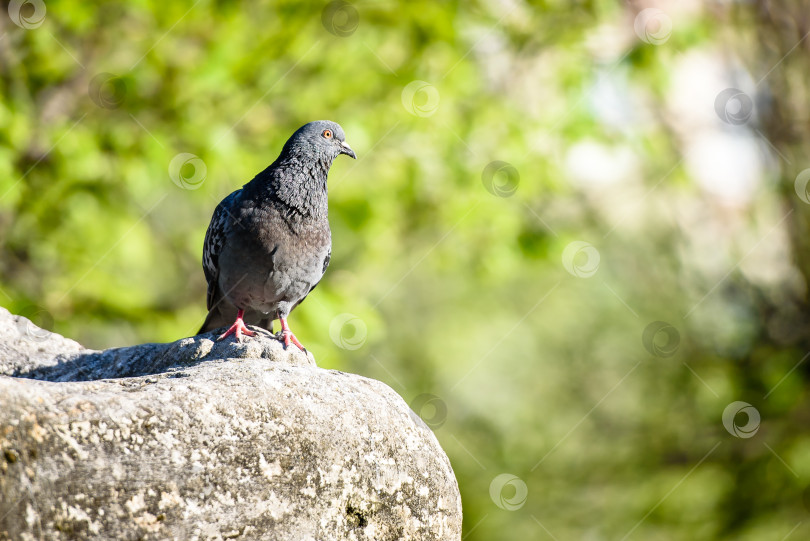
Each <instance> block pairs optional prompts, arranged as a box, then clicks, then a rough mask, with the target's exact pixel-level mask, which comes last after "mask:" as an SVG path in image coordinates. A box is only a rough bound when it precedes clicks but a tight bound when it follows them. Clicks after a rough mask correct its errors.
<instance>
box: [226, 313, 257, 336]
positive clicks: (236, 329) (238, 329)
mask: <svg viewBox="0 0 810 541" xmlns="http://www.w3.org/2000/svg"><path fill="white" fill-rule="evenodd" d="M244 315H245V311H244V310H239V312H237V314H236V321H235V322H234V324H233V325H231V327H230V328H229V329H228V330H227V331H225V332H224V333H222V335H220V337H219V338H217V342H219V341H220V340H224V339H226V338H227V337H229V336H230V335H232V334H233V335H236V341H237V342H240V341H241V338H242V335H243V334H244V335H245V336H255V334H256V333H255V332H253V331H251V330H250V329H248V328H247V326H246V325H245V322H244V320H243V319H242V317H243V316H244Z"/></svg>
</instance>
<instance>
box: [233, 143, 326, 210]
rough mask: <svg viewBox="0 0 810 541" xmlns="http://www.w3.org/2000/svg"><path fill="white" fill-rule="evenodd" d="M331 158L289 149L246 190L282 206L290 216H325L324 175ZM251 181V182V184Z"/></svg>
mask: <svg viewBox="0 0 810 541" xmlns="http://www.w3.org/2000/svg"><path fill="white" fill-rule="evenodd" d="M331 165H332V159H329V158H328V157H324V158H321V157H313V156H306V157H304V156H301V155H298V154H295V153H289V154H285V155H282V156H279V157H278V159H277V160H276V161H275V162H273V164H272V165H271V166H270V167H268V168H267V169H265V170H264V171H263V172H262V173H259V175H257V176H256V178H255V179H254V180H252V181H251V182H250V183H249V184H248V186H249V187H250V189H249V190H248V191H253V192H256V193H257V195H258V194H261V195H262V196H264V197H267V196H269V197H270V200H271V201H273V203H274V204H278V205H280V206H282V207H284V210H285V211H287V213H289V215H290V217H291V218H295V217H302V218H308V219H326V218H327V215H328V192H327V186H326V177H327V174H328V173H329V167H330V166H331ZM251 185H253V186H251Z"/></svg>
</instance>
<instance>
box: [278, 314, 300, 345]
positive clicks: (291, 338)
mask: <svg viewBox="0 0 810 541" xmlns="http://www.w3.org/2000/svg"><path fill="white" fill-rule="evenodd" d="M279 321H280V322H281V339H282V340H283V341H284V349H287V348H288V347H289V346H290V344H291V343H292V344H295V345H296V346H298V349H300V350H301V351H303V352H304V353H306V352H307V348H305V347H304V346H303V345H302V344H301V342H299V341H298V338H296V337H295V335H294V334H293V333H292V331H291V330H290V327H289V325H287V319H286V318H279Z"/></svg>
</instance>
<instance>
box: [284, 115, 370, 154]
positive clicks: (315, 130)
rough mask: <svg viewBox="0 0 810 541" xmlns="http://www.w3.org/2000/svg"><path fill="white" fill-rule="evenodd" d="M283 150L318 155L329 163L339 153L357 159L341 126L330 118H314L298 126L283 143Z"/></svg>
mask: <svg viewBox="0 0 810 541" xmlns="http://www.w3.org/2000/svg"><path fill="white" fill-rule="evenodd" d="M284 152H294V153H301V154H305V155H320V156H321V157H324V158H327V159H328V160H329V162H330V163H331V161H332V160H334V159H335V158H337V157H338V156H340V155H341V154H346V155H347V156H351V157H352V158H354V159H357V156H356V155H355V153H354V151H353V150H352V147H350V146H349V144H348V143H347V142H346V136H345V135H344V134H343V128H341V127H340V125H339V124H337V123H336V122H332V121H331V120H316V121H315V122H310V123H309V124H304V125H303V126H301V127H300V128H298V131H296V132H295V133H294V134H293V135H292V137H290V139H289V140H288V141H287V144H285V145H284Z"/></svg>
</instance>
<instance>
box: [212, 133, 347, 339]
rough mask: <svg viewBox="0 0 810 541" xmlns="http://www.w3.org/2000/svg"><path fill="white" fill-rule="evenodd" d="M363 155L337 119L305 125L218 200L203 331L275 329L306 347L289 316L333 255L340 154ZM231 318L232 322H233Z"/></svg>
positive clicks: (238, 332) (227, 333) (232, 332)
mask: <svg viewBox="0 0 810 541" xmlns="http://www.w3.org/2000/svg"><path fill="white" fill-rule="evenodd" d="M341 154H346V155H348V156H351V157H352V158H354V159H357V156H356V155H355V153H354V151H353V150H352V148H351V147H350V146H349V144H348V143H346V138H345V135H344V133H343V129H342V128H341V127H340V126H339V125H338V124H336V123H335V122H332V121H329V120H318V121H315V122H310V123H309V124H305V125H304V126H302V127H301V128H299V129H298V130H297V131H296V132H295V133H294V134H293V135H292V137H290V138H289V140H288V141H287V142H286V143H285V144H284V148H283V149H282V150H281V154H279V156H278V158H276V161H274V162H273V163H272V164H271V165H270V166H269V167H267V169H265V170H264V171H262V172H261V173H259V174H258V175H256V176H255V177H254V178H253V180H251V181H250V182H248V183H247V184H245V185H244V186H242V188H241V189H239V190H236V191H235V192H233V193H231V194H230V195H228V196H227V197H226V198H225V199H223V200H222V202H220V204H219V205H218V206H217V208H216V209H215V210H214V215H213V216H212V217H211V223H210V225H209V226H208V231H206V233H205V242H204V245H203V258H202V264H203V271H204V272H205V279H206V281H207V282H208V295H207V306H208V317H206V319H205V323H203V326H202V327H201V328H200V330H199V332H198V333H197V334H202V333H205V332H209V331H212V330H214V329H218V328H220V327H226V326H228V325H230V327H229V328H228V329H227V330H226V331H225V332H224V333H223V334H222V335H220V336H219V338H217V340H224V339H225V338H227V337H228V336H230V335H234V336H235V338H236V341H237V342H238V341H240V339H241V336H242V335H243V334H244V335H246V336H254V335H255V332H254V331H251V330H250V329H248V328H247V326H246V325H247V324H250V325H255V326H258V327H260V328H263V329H267V330H268V331H270V332H271V333H272V332H273V321H274V320H276V319H278V320H279V322H280V324H281V331H280V333H281V340H283V342H284V348H285V349H286V348H287V347H289V345H290V343H292V344H294V345H296V346H297V347H298V348H299V349H300V350H302V351H306V350H305V349H304V346H303V345H301V342H300V341H299V340H298V339H297V338H296V337H295V335H294V334H293V333H292V331H290V327H289V325H288V324H287V317H288V316H289V314H290V312H291V311H292V310H293V308H295V307H296V306H298V305H299V304H300V303H301V301H303V300H304V298H306V296H307V295H308V294H309V293H310V292H311V291H312V290H313V289H314V288H315V286H316V285H318V282H319V281H320V280H321V277H323V275H324V273H325V272H326V267H327V266H328V265H329V258H330V256H331V254H332V235H331V231H330V229H329V218H328V203H327V188H326V177H327V174H328V173H329V168H330V167H331V165H332V162H333V161H334V159H335V158H337V157H338V156H340V155H341ZM231 322H233V324H232V325H231Z"/></svg>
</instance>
